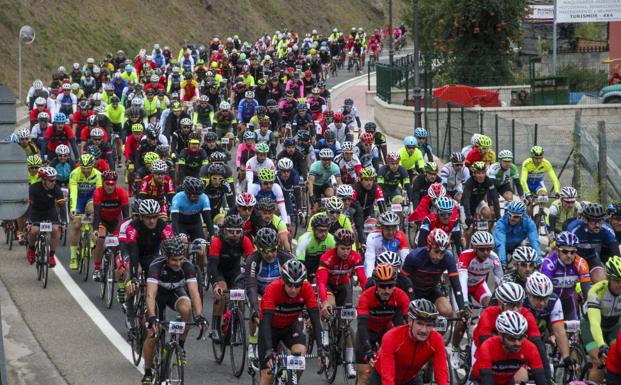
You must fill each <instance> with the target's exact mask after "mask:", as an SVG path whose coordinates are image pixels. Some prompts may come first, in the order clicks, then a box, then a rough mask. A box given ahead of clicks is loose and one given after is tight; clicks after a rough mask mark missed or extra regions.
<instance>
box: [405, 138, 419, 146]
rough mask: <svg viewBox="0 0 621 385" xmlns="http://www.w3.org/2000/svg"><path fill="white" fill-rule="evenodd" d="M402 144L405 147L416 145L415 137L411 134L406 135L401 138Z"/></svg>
mask: <svg viewBox="0 0 621 385" xmlns="http://www.w3.org/2000/svg"><path fill="white" fill-rule="evenodd" d="M403 145H404V146H405V147H415V146H416V138H415V137H413V136H406V137H405V139H403Z"/></svg>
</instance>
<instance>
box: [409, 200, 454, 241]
mask: <svg viewBox="0 0 621 385" xmlns="http://www.w3.org/2000/svg"><path fill="white" fill-rule="evenodd" d="M432 207H435V205H434V203H433V200H431V197H430V196H429V195H425V196H423V197H422V198H421V199H420V201H419V202H418V206H416V208H415V209H414V211H413V212H412V213H411V214H410V215H408V221H410V222H414V221H417V222H418V221H422V220H423V219H425V217H431V218H432V219H435V220H434V221H433V222H432V223H434V224H436V225H437V226H434V227H431V228H430V229H429V231H431V230H432V229H435V228H436V227H440V228H441V229H442V230H444V231H445V232H446V233H447V234H450V233H451V230H452V229H453V227H454V226H455V223H456V222H457V221H458V220H459V205H458V204H456V205H455V207H453V211H452V212H451V219H450V221H449V225H448V226H444V225H441V224H440V218H438V214H436V213H433V214H432V213H431V208H432ZM432 215H434V216H433V217H432Z"/></svg>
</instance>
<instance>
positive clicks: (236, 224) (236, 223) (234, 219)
mask: <svg viewBox="0 0 621 385" xmlns="http://www.w3.org/2000/svg"><path fill="white" fill-rule="evenodd" d="M243 226H244V220H243V219H242V217H240V216H239V215H237V214H231V215H227V216H226V217H224V221H223V222H222V228H223V229H241V228H242V227H243Z"/></svg>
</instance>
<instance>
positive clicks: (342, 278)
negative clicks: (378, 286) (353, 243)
mask: <svg viewBox="0 0 621 385" xmlns="http://www.w3.org/2000/svg"><path fill="white" fill-rule="evenodd" d="M352 270H355V271H356V275H357V276H358V280H359V282H360V287H365V286H366V282H367V277H366V276H365V275H364V268H363V266H362V256H360V254H358V253H357V252H356V251H354V250H352V251H351V252H350V253H349V255H348V256H347V258H346V259H342V258H341V257H339V256H338V255H337V254H336V248H333V249H330V250H328V251H326V252H325V253H324V254H323V255H322V256H321V257H320V259H319V267H318V268H317V272H316V274H317V291H318V293H319V299H320V300H321V302H322V303H323V302H326V301H327V300H328V286H330V287H332V288H334V287H337V286H340V285H343V284H347V283H349V282H350V277H349V275H350V272H351V271H352Z"/></svg>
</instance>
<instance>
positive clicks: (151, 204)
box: [138, 199, 160, 216]
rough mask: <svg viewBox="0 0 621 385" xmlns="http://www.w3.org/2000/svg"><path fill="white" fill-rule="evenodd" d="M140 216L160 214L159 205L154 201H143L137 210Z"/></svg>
mask: <svg viewBox="0 0 621 385" xmlns="http://www.w3.org/2000/svg"><path fill="white" fill-rule="evenodd" d="M138 212H139V213H140V215H149V216H151V215H156V214H159V212H160V204H159V203H157V201H156V200H154V199H143V200H142V201H141V202H140V207H139V209H138Z"/></svg>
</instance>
